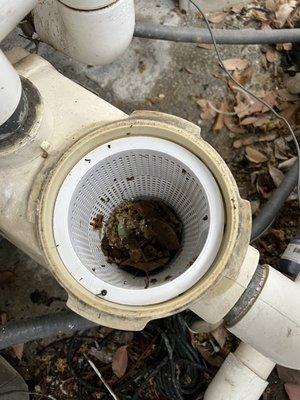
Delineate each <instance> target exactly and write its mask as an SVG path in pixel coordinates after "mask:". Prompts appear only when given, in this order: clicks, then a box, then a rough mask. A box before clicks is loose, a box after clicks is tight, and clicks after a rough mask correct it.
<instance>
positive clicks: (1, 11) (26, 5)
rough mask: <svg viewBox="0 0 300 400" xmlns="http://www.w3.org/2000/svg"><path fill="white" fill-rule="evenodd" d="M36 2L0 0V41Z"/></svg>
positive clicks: (31, 0)
mask: <svg viewBox="0 0 300 400" xmlns="http://www.w3.org/2000/svg"><path fill="white" fill-rule="evenodd" d="M36 3H37V0H0V42H1V40H2V39H4V38H5V36H6V35H8V34H9V32H11V31H12V30H13V29H14V27H15V26H16V25H17V24H18V23H19V22H20V21H21V20H22V19H23V18H24V17H25V16H26V15H27V14H28V13H29V12H30V11H31V10H32V9H33V7H34V6H35V5H36ZM1 73H2V67H1Z"/></svg>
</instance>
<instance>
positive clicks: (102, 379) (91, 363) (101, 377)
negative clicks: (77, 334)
mask: <svg viewBox="0 0 300 400" xmlns="http://www.w3.org/2000/svg"><path fill="white" fill-rule="evenodd" d="M83 355H84V357H85V358H86V360H87V362H88V363H89V364H90V366H91V367H92V368H93V370H94V371H95V373H96V374H97V375H98V377H99V378H100V380H101V382H102V383H103V385H104V386H105V387H106V389H107V390H108V391H109V393H110V394H111V396H112V398H113V399H114V400H119V398H118V397H117V396H116V395H115V393H114V392H113V391H112V389H111V388H110V386H109V385H108V383H107V382H106V381H105V379H104V378H103V376H102V375H101V373H100V371H99V370H98V368H97V367H96V365H95V364H94V363H93V361H91V360H90V359H89V358H88V356H87V355H86V354H85V353H83Z"/></svg>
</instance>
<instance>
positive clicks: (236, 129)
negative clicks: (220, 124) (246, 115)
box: [224, 115, 246, 133]
mask: <svg viewBox="0 0 300 400" xmlns="http://www.w3.org/2000/svg"><path fill="white" fill-rule="evenodd" d="M224 123H225V126H226V128H227V129H229V130H230V132H233V133H245V132H246V130H245V129H244V128H243V127H242V126H238V125H237V124H235V122H234V119H233V117H232V116H231V115H224Z"/></svg>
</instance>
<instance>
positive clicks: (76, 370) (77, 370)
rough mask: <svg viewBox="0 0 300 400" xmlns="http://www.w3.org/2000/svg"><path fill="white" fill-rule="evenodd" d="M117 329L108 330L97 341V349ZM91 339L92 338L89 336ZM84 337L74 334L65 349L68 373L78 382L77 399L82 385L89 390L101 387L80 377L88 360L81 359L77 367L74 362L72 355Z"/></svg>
mask: <svg viewBox="0 0 300 400" xmlns="http://www.w3.org/2000/svg"><path fill="white" fill-rule="evenodd" d="M118 332H119V331H117V330H113V331H111V332H109V333H108V334H107V335H105V336H104V337H103V338H102V339H101V340H100V341H99V342H98V349H101V348H102V347H103V346H104V345H105V344H106V343H107V342H108V340H109V339H110V338H111V337H112V336H113V335H115V334H116V333H118ZM91 339H92V338H91ZM83 340H84V338H83V337H81V336H80V335H75V336H74V337H73V338H72V339H71V340H70V341H69V344H68V349H67V363H68V366H69V370H70V373H71V374H72V376H73V377H74V378H75V380H76V381H77V382H78V384H79V385H80V386H79V399H80V397H82V393H83V391H82V389H83V388H82V387H84V388H85V389H87V390H90V391H99V390H101V389H103V386H102V384H100V385H97V386H96V385H92V384H90V383H89V382H88V381H87V380H86V379H84V378H83V377H82V371H83V370H84V367H87V366H88V362H87V360H86V359H84V360H82V363H81V365H80V366H79V367H78V366H77V365H75V363H74V357H75V355H76V353H77V351H78V350H79V348H80V346H81V344H82V342H83Z"/></svg>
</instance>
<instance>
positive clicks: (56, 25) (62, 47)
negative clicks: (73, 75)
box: [34, 0, 135, 65]
mask: <svg viewBox="0 0 300 400" xmlns="http://www.w3.org/2000/svg"><path fill="white" fill-rule="evenodd" d="M64 3H65V4H63V3H62V2H57V1H56V0H46V1H44V2H43V3H42V4H39V5H38V6H37V7H36V9H35V11H34V20H35V27H36V30H37V33H38V34H39V36H40V37H41V39H42V40H43V41H45V42H46V43H48V44H50V45H52V46H53V47H54V48H56V49H57V50H59V51H61V52H62V53H65V54H67V55H68V56H70V57H72V58H73V59H75V60H77V61H80V62H82V63H85V64H88V65H104V64H108V63H111V62H113V61H114V60H116V59H117V58H118V57H120V56H121V54H122V53H123V52H124V51H125V50H126V49H127V48H128V46H129V44H130V43H131V40H132V37H133V32H134V25H135V13H134V2H133V0H117V1H114V2H112V1H111V0H110V3H111V4H108V5H107V1H105V2H103V0H94V1H91V0H90V1H89V2H88V3H87V5H88V6H89V7H92V6H93V7H95V6H96V5H97V4H98V6H99V5H100V7H101V8H100V7H99V8H96V9H90V8H86V9H84V10H83V9H82V5H81V3H82V1H79V0H77V1H74V0H67V1H66V0H65V1H64ZM71 3H74V5H75V6H76V5H78V7H79V8H78V9H76V8H73V7H70V4H71ZM66 4H68V5H66ZM103 4H106V5H104V6H103V7H102V6H101V5H103Z"/></svg>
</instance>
